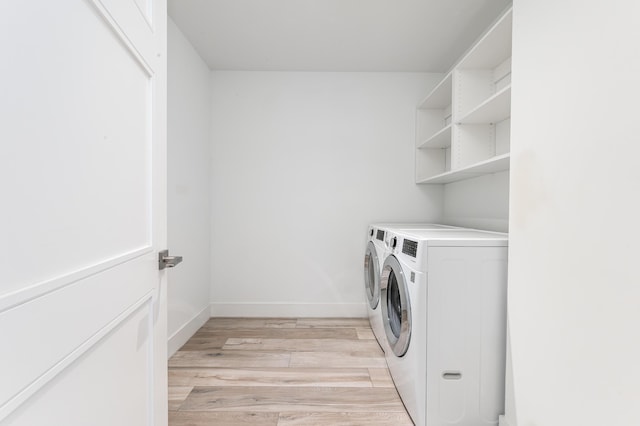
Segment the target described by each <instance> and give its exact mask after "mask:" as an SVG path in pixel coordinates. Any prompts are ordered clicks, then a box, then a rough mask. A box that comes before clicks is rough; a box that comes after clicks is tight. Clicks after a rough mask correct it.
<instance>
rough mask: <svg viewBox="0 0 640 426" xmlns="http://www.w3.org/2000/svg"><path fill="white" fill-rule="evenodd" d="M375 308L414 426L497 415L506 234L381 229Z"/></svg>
mask: <svg viewBox="0 0 640 426" xmlns="http://www.w3.org/2000/svg"><path fill="white" fill-rule="evenodd" d="M388 234H389V235H388V236H387V238H388V241H389V253H388V255H387V257H386V258H385V261H384V263H383V267H382V272H381V278H380V308H381V313H382V323H383V327H384V330H385V336H386V341H387V344H388V348H389V349H388V351H387V352H386V353H385V357H386V360H387V364H388V366H389V371H390V373H391V377H392V378H393V381H394V383H395V385H396V388H397V389H398V393H399V394H400V397H401V399H402V401H403V403H404V405H405V407H406V408H407V412H408V413H409V415H410V416H411V418H412V420H413V421H414V423H415V424H416V425H418V426H444V425H447V426H451V425H478V426H479V425H497V423H498V415H500V414H502V413H503V412H504V375H505V339H506V294H507V244H508V240H507V235H506V234H502V233H493V232H485V231H478V230H466V229H450V230H442V229H440V230H410V231H399V230H395V231H393V230H391V231H388Z"/></svg>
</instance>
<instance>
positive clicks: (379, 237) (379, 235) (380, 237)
mask: <svg viewBox="0 0 640 426" xmlns="http://www.w3.org/2000/svg"><path fill="white" fill-rule="evenodd" d="M376 240H380V241H384V231H383V230H382V229H378V233H377V234H376Z"/></svg>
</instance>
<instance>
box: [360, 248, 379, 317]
mask: <svg viewBox="0 0 640 426" xmlns="http://www.w3.org/2000/svg"><path fill="white" fill-rule="evenodd" d="M379 265H380V263H379V260H378V253H377V252H376V246H375V245H374V244H373V242H371V241H369V244H367V250H366V251H365V253H364V292H365V294H366V296H367V301H368V302H369V306H370V307H371V309H375V308H376V307H377V306H378V302H379V301H380V266H379Z"/></svg>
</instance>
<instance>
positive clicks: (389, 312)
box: [380, 256, 412, 357]
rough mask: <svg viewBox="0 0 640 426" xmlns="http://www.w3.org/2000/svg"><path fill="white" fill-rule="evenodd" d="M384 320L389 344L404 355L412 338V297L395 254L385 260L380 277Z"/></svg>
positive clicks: (399, 353)
mask: <svg viewBox="0 0 640 426" xmlns="http://www.w3.org/2000/svg"><path fill="white" fill-rule="evenodd" d="M380 303H381V305H382V321H383V323H384V330H385V333H386V335H387V340H388V342H389V346H390V347H391V349H392V350H393V353H394V354H395V355H396V356H399V357H400V356H403V355H404V354H405V353H406V352H407V349H409V342H410V340H411V328H412V326H411V299H410V297H409V288H408V287H407V281H406V277H405V276H404V273H403V271H402V266H401V265H400V262H398V259H397V258H396V257H395V256H389V257H387V259H386V260H385V261H384V266H383V268H382V274H381V277H380Z"/></svg>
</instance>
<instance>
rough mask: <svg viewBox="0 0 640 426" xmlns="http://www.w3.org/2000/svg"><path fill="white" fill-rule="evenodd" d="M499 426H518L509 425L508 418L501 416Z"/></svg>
mask: <svg viewBox="0 0 640 426" xmlns="http://www.w3.org/2000/svg"><path fill="white" fill-rule="evenodd" d="M498 426H516V425H515V424H512V423H509V422H508V421H507V418H506V416H504V415H501V416H498Z"/></svg>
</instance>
